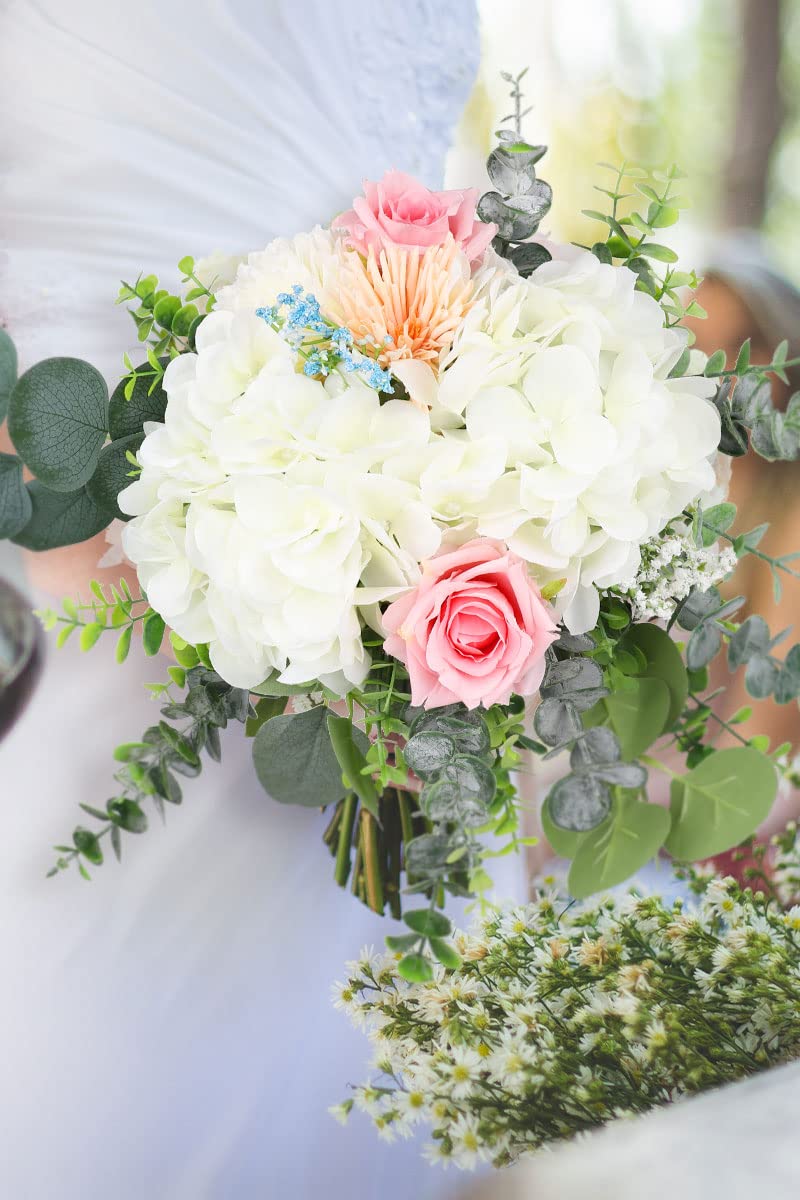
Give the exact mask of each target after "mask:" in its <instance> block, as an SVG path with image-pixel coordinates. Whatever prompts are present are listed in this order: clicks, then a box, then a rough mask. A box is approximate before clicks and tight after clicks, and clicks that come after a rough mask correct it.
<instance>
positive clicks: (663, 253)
mask: <svg viewBox="0 0 800 1200" xmlns="http://www.w3.org/2000/svg"><path fill="white" fill-rule="evenodd" d="M636 253H637V254H642V255H644V257H645V258H655V259H657V260H658V261H659V262H665V263H674V262H677V261H678V256H677V254H676V253H675V251H674V250H670V248H669V246H661V245H659V244H658V242H643V243H642V244H641V245H640V246H637V247H636Z"/></svg>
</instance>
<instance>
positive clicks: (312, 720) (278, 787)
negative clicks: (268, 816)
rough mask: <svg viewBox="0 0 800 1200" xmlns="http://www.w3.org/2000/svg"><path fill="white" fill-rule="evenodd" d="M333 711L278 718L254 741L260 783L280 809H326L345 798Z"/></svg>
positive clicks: (312, 710) (323, 709)
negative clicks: (331, 725)
mask: <svg viewBox="0 0 800 1200" xmlns="http://www.w3.org/2000/svg"><path fill="white" fill-rule="evenodd" d="M328 711H329V710H328V708H327V707H326V706H325V705H324V704H322V705H319V706H318V707H317V708H310V709H308V710H307V711H306V712H302V713H285V714H284V715H283V716H279V717H273V718H272V720H271V721H267V723H266V725H262V726H261V728H260V729H259V731H258V733H257V734H256V736H255V738H254V739H253V763H254V765H255V769H256V775H257V776H258V781H259V783H260V784H261V786H262V787H263V789H264V791H265V792H268V793H269V794H270V796H271V797H272V799H273V800H277V801H278V803H279V804H298V805H301V806H305V807H307V808H324V807H325V806H326V805H328V804H335V803H336V802H337V801H338V800H341V799H342V797H343V796H344V794H345V787H344V784H343V783H342V769H341V767H340V766H339V762H338V760H337V758H336V755H335V754H334V751H333V746H332V745H331V739H330V734H329V733H328V721H327V717H328Z"/></svg>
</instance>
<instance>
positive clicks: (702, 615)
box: [678, 588, 722, 631]
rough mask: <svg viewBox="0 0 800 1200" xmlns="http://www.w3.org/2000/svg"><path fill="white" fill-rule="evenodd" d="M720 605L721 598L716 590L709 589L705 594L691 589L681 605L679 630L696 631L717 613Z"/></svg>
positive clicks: (697, 589)
mask: <svg viewBox="0 0 800 1200" xmlns="http://www.w3.org/2000/svg"><path fill="white" fill-rule="evenodd" d="M721 604H722V597H721V596H720V594H719V592H718V591H717V589H716V588H709V589H708V590H707V591H705V592H701V591H700V590H699V588H693V589H692V590H691V592H690V593H689V595H688V596H687V597H686V599H685V600H684V601H683V603H682V604H681V607H680V611H679V613H678V624H679V625H680V627H681V629H686V630H688V631H691V630H693V629H696V628H697V626H698V625H699V624H700V623H701V622H702V621H704V620H705V619H706V618H707V617H709V616H711V614H712V613H715V612H718V611H719V609H720V606H721Z"/></svg>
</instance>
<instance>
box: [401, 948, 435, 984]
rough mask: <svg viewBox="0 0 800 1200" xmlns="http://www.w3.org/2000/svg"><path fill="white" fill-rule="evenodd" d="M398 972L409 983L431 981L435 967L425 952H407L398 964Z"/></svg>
mask: <svg viewBox="0 0 800 1200" xmlns="http://www.w3.org/2000/svg"><path fill="white" fill-rule="evenodd" d="M397 974H398V975H399V976H400V977H401V979H405V980H406V981H407V982H408V983H429V982H430V981H431V979H433V967H432V966H431V964H430V962H429V961H428V959H427V958H426V957H425V955H424V954H406V955H405V956H404V957H403V958H401V959H400V962H399V963H398V964H397Z"/></svg>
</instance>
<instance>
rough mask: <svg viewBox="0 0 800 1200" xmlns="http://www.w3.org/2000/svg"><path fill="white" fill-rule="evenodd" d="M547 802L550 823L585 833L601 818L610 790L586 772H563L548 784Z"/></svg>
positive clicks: (608, 807)
mask: <svg viewBox="0 0 800 1200" xmlns="http://www.w3.org/2000/svg"><path fill="white" fill-rule="evenodd" d="M547 804H548V809H549V812H550V817H551V818H552V821H553V824H554V825H558V826H559V828H560V829H569V830H572V832H574V833H585V832H586V830H587V829H594V828H595V826H597V825H599V824H600V822H601V821H603V820H605V818H606V817H607V816H608V813H609V811H610V809H611V793H610V792H609V790H608V788H607V787H606V785H605V784H604V783H601V782H600V780H597V779H593V778H592V777H591V776H590V775H565V776H564V778H563V779H559V780H558V782H557V783H555V784H554V785H553V787H551V789H550V791H549V792H548V794H547Z"/></svg>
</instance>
